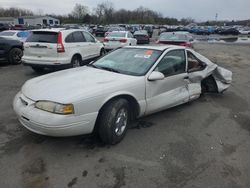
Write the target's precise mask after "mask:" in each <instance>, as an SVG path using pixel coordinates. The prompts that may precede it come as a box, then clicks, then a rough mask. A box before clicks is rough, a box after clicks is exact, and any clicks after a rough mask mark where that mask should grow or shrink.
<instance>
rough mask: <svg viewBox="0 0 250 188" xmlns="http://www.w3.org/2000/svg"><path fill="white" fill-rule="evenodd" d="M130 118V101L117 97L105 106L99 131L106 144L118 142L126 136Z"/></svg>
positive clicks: (100, 119)
mask: <svg viewBox="0 0 250 188" xmlns="http://www.w3.org/2000/svg"><path fill="white" fill-rule="evenodd" d="M129 120H130V113H129V103H128V101H127V100H125V99H117V100H114V101H112V102H110V103H109V104H107V106H105V107H104V109H103V111H102V112H101V114H100V118H99V121H98V133H99V136H100V138H101V139H102V141H103V142H104V143H106V144H117V143H119V142H120V141H121V140H122V139H123V138H124V136H125V134H126V132H127V128H128V124H129Z"/></svg>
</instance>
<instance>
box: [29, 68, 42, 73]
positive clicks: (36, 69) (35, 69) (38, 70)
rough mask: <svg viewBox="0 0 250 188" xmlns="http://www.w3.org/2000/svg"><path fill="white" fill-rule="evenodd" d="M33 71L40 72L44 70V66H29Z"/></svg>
mask: <svg viewBox="0 0 250 188" xmlns="http://www.w3.org/2000/svg"><path fill="white" fill-rule="evenodd" d="M31 68H32V69H33V70H34V71H35V72H37V73H41V72H43V71H44V68H43V67H31Z"/></svg>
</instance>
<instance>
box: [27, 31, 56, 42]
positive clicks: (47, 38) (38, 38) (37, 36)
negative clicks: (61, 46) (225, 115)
mask: <svg viewBox="0 0 250 188" xmlns="http://www.w3.org/2000/svg"><path fill="white" fill-rule="evenodd" d="M57 34H58V33H56V32H45V31H33V32H32V33H31V35H30V36H29V37H28V39H27V40H26V42H40V43H57Z"/></svg>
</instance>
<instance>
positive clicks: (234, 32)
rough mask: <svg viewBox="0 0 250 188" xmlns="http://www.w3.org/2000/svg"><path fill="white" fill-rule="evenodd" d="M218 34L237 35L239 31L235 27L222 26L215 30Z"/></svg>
mask: <svg viewBox="0 0 250 188" xmlns="http://www.w3.org/2000/svg"><path fill="white" fill-rule="evenodd" d="M217 33H218V34H220V35H239V34H240V32H239V31H238V30H237V29H235V28H223V29H220V30H219V31H217Z"/></svg>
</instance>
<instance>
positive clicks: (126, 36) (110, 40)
mask: <svg viewBox="0 0 250 188" xmlns="http://www.w3.org/2000/svg"><path fill="white" fill-rule="evenodd" d="M103 42H104V48H105V50H107V51H108V50H113V49H116V48H120V47H124V46H135V45H136V44H137V40H136V39H135V38H134V36H133V35H132V34H131V33H130V32H129V31H114V32H112V33H110V34H109V35H108V36H107V37H105V38H104V40H103Z"/></svg>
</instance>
